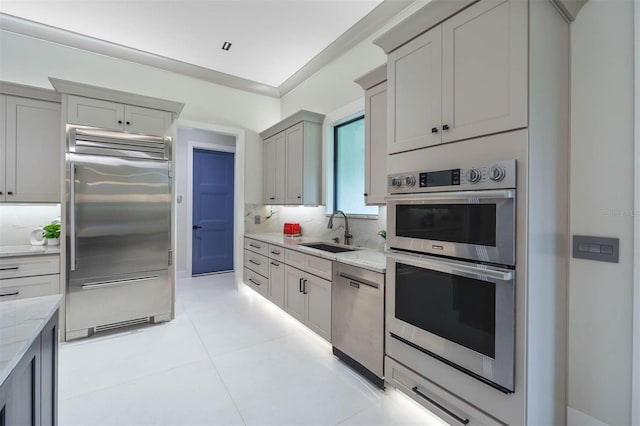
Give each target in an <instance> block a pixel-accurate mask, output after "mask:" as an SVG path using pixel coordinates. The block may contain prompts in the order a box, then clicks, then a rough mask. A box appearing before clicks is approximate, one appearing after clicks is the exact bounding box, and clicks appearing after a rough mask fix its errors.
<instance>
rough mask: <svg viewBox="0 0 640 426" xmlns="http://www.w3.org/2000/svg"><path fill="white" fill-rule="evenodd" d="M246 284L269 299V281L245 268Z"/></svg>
mask: <svg viewBox="0 0 640 426" xmlns="http://www.w3.org/2000/svg"><path fill="white" fill-rule="evenodd" d="M244 283H245V284H246V285H247V286H249V287H251V288H252V289H254V290H255V291H257V292H258V293H260V294H261V295H262V296H264V297H267V295H268V293H269V279H267V278H265V277H263V276H262V275H259V274H256V273H255V272H253V271H252V270H251V269H248V268H244Z"/></svg>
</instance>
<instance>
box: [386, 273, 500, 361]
mask: <svg viewBox="0 0 640 426" xmlns="http://www.w3.org/2000/svg"><path fill="white" fill-rule="evenodd" d="M395 285H396V294H395V301H396V305H395V316H396V318H398V319H400V320H402V321H404V322H407V323H409V324H411V325H414V326H416V327H419V328H421V329H423V330H426V331H428V332H430V333H433V334H436V335H438V336H440V337H442V338H444V339H447V340H450V341H452V342H455V343H457V344H460V345H462V346H465V347H467V348H469V349H472V350H474V351H476V352H479V353H481V354H483V355H486V356H488V357H491V358H495V340H496V326H495V312H496V307H495V300H496V285H495V283H492V282H488V281H480V280H475V279H471V278H466V277H461V276H458V275H452V274H447V273H443V272H438V271H432V270H429V269H423V268H418V267H415V266H410V265H405V264H402V263H396V284H395Z"/></svg>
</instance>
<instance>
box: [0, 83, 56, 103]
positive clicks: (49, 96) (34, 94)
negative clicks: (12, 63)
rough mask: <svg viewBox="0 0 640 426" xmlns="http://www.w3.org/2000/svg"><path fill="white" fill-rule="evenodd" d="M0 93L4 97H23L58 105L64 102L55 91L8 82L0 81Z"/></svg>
mask: <svg viewBox="0 0 640 426" xmlns="http://www.w3.org/2000/svg"><path fill="white" fill-rule="evenodd" d="M0 93H1V94H3V95H13V96H21V97H23V98H32V99H39V100H44V101H53V102H58V103H59V102H62V96H60V93H58V92H56V91H54V90H49V89H42V88H40V87H33V86H25V85H24V84H17V83H9V82H7V81H0Z"/></svg>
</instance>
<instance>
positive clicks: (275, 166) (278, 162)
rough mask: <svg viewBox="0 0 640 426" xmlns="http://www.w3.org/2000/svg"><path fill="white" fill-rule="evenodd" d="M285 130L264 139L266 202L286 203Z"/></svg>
mask: <svg viewBox="0 0 640 426" xmlns="http://www.w3.org/2000/svg"><path fill="white" fill-rule="evenodd" d="M285 152H286V143H285V135H284V132H281V133H278V134H277V135H275V136H272V137H270V138H269V139H267V140H265V141H264V161H265V164H264V166H265V169H264V203H265V204H284V188H285Z"/></svg>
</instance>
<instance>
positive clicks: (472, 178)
mask: <svg viewBox="0 0 640 426" xmlns="http://www.w3.org/2000/svg"><path fill="white" fill-rule="evenodd" d="M466 178H467V181H469V182H471V183H478V182H480V179H482V173H480V170H478V169H469V170H467V174H466Z"/></svg>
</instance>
